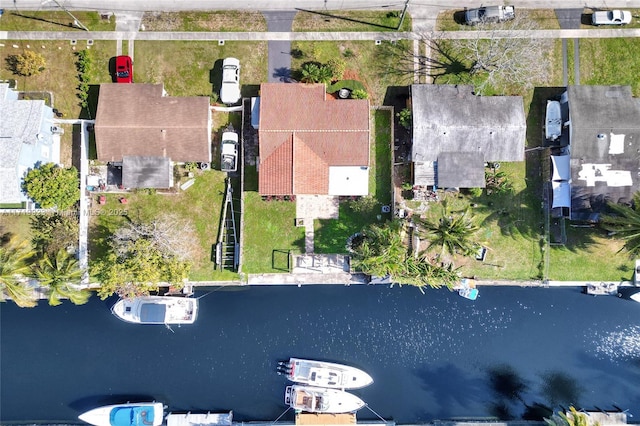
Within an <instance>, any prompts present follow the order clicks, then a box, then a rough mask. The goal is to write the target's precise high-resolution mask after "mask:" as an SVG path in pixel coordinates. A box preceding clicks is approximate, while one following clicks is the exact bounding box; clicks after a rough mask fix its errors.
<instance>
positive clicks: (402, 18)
mask: <svg viewBox="0 0 640 426" xmlns="http://www.w3.org/2000/svg"><path fill="white" fill-rule="evenodd" d="M407 7H409V0H406V1H405V2H404V8H403V9H402V15H400V23H399V24H398V28H396V31H399V30H400V27H402V23H403V22H404V15H405V14H406V13H407Z"/></svg>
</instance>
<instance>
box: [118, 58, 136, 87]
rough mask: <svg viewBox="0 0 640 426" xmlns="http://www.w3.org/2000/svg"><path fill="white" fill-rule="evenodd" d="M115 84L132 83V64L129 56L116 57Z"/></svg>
mask: <svg viewBox="0 0 640 426" xmlns="http://www.w3.org/2000/svg"><path fill="white" fill-rule="evenodd" d="M116 83H133V62H132V61H131V58H130V57H129V56H116Z"/></svg>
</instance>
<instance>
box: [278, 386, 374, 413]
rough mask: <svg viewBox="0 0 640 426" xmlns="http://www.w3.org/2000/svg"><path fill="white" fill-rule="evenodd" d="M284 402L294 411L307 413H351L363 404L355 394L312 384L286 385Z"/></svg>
mask: <svg viewBox="0 0 640 426" xmlns="http://www.w3.org/2000/svg"><path fill="white" fill-rule="evenodd" d="M284 403H285V404H286V405H288V406H289V407H291V408H293V409H295V410H296V412H303V411H304V412H309V413H331V414H339V413H353V412H355V411H358V410H359V409H361V408H362V407H364V406H365V403H364V401H363V400H361V399H360V398H358V397H357V396H355V395H353V394H351V393H349V392H345V391H343V390H339V389H327V388H317V387H313V386H303V385H292V386H287V389H286V391H285V394H284Z"/></svg>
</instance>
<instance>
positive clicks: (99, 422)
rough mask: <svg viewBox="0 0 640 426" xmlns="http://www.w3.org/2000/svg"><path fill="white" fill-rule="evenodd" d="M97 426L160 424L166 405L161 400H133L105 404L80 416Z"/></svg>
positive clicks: (84, 420)
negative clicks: (124, 402) (123, 402)
mask: <svg viewBox="0 0 640 426" xmlns="http://www.w3.org/2000/svg"><path fill="white" fill-rule="evenodd" d="M78 418H79V419H80V420H82V421H83V422H86V423H89V424H92V425H95V426H160V425H161V424H162V422H163V420H164V406H163V405H162V403H160V402H133V403H126V404H115V405H105V406H103V407H98V408H94V409H93V410H89V411H87V412H86V413H82V414H80V415H79V416H78Z"/></svg>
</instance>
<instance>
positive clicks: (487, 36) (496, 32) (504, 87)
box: [453, 16, 553, 94]
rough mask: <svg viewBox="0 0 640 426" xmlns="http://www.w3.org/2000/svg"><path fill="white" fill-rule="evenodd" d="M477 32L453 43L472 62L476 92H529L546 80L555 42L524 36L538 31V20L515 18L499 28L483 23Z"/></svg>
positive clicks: (471, 68)
mask: <svg viewBox="0 0 640 426" xmlns="http://www.w3.org/2000/svg"><path fill="white" fill-rule="evenodd" d="M476 29H477V30H478V31H476V32H475V33H474V34H476V37H473V38H470V39H466V40H455V41H454V42H453V46H454V48H456V49H459V51H460V52H461V53H463V54H464V55H465V56H466V57H467V58H468V59H469V65H468V68H469V74H470V75H471V77H472V78H473V79H474V83H475V91H476V93H479V94H481V93H485V92H487V91H489V90H490V89H493V90H494V91H495V92H498V93H504V92H508V91H509V88H511V87H517V88H523V89H528V88H531V87H532V86H533V85H534V83H542V82H544V81H545V80H546V74H547V72H548V69H547V66H548V65H547V64H548V61H547V60H546V59H547V55H549V54H550V52H551V51H552V46H553V45H552V42H551V41H550V40H547V39H536V38H531V37H530V36H524V35H525V34H528V33H529V32H530V31H532V30H537V29H538V24H537V22H536V21H535V20H533V19H530V18H525V17H520V16H516V18H515V19H513V20H511V21H507V22H503V23H501V24H500V25H495V24H490V23H481V24H479V25H478V26H477V27H476ZM523 36H524V37H523Z"/></svg>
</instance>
